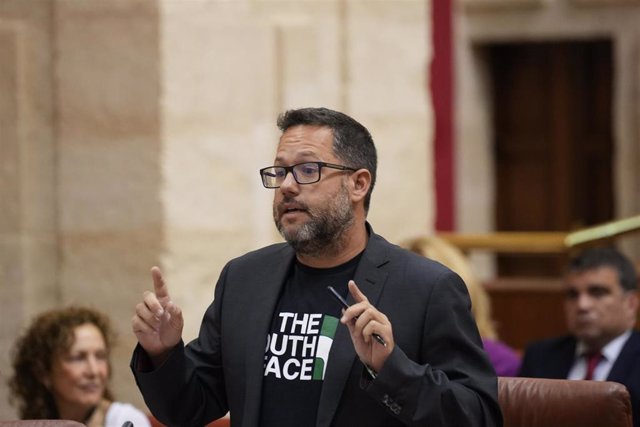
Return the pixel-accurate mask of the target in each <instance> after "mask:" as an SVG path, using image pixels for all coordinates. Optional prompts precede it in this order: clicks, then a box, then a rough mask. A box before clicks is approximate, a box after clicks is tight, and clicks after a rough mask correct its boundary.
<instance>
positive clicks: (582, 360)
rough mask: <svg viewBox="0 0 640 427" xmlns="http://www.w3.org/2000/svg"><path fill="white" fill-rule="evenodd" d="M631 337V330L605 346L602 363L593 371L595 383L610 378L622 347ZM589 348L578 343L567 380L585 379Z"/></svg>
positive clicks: (602, 351)
mask: <svg viewBox="0 0 640 427" xmlns="http://www.w3.org/2000/svg"><path fill="white" fill-rule="evenodd" d="M630 336H631V330H630V329H629V330H628V331H626V332H624V333H623V334H622V335H618V336H617V337H616V338H614V339H613V340H611V341H610V342H609V344H607V345H605V346H604V348H603V349H602V350H600V351H601V353H602V356H603V358H602V359H601V360H600V363H598V365H597V366H596V369H595V371H593V379H594V380H595V381H605V380H606V379H607V377H608V376H609V372H611V368H612V367H613V364H614V363H615V362H616V359H617V358H618V356H619V355H620V352H621V351H622V347H624V344H625V343H626V342H627V340H628V339H629V337H630ZM586 350H587V348H586V346H585V345H584V343H582V342H578V345H577V346H576V357H575V361H574V362H573V366H572V367H571V369H570V370H569V375H568V376H567V379H569V380H582V379H584V377H585V375H586V373H587V360H586V357H585V356H584V353H585V352H586Z"/></svg>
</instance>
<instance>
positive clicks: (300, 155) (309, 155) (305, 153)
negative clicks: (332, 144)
mask: <svg viewBox="0 0 640 427" xmlns="http://www.w3.org/2000/svg"><path fill="white" fill-rule="evenodd" d="M295 158H296V159H305V158H309V159H319V156H318V154H317V153H315V152H314V151H301V152H299V153H297V154H296V155H295ZM282 160H283V159H282V157H281V156H276V158H275V159H274V161H275V162H282ZM296 163H299V162H298V161H296Z"/></svg>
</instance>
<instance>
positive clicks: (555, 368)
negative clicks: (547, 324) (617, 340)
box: [519, 331, 640, 427]
mask: <svg viewBox="0 0 640 427" xmlns="http://www.w3.org/2000/svg"><path fill="white" fill-rule="evenodd" d="M576 345H577V342H576V339H575V338H574V337H572V336H564V337H559V338H552V339H548V340H544V341H539V342H536V343H533V344H531V345H530V346H528V347H527V349H526V351H525V354H524V358H523V360H522V366H521V367H520V373H519V376H521V377H534V378H567V376H568V375H569V370H570V369H571V366H572V365H573V361H574V358H575V354H576ZM607 380H608V381H615V382H618V383H621V384H624V385H625V386H626V387H627V389H628V390H629V394H630V395H631V406H632V412H633V425H634V427H640V333H639V332H638V331H633V332H632V333H631V336H630V337H629V339H628V340H627V342H626V343H625V345H624V347H622V351H621V352H620V355H619V356H618V359H617V360H616V361H615V363H614V364H613V367H612V368H611V372H609V376H608V377H607Z"/></svg>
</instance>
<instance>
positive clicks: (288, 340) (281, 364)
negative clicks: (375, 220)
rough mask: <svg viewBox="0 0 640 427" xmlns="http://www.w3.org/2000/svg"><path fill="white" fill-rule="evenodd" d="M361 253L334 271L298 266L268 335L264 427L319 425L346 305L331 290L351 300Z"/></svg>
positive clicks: (290, 279)
mask: <svg viewBox="0 0 640 427" xmlns="http://www.w3.org/2000/svg"><path fill="white" fill-rule="evenodd" d="M359 260H360V255H358V256H356V257H355V258H353V259H352V260H351V261H348V262H347V263H345V264H342V265H340V266H338V267H334V268H320V269H319V268H311V267H308V266H305V265H302V264H300V263H298V262H296V263H295V264H294V267H293V268H292V271H291V273H290V275H289V278H288V279H287V281H286V283H285V286H284V288H283V291H282V295H280V300H279V302H278V306H277V307H276V311H275V313H274V316H273V319H272V320H271V330H270V333H269V336H268V337H267V347H266V349H265V355H264V378H263V382H262V407H261V416H260V420H261V421H260V426H261V427H300V426H313V425H315V423H316V414H317V409H318V400H319V399H320V392H321V391H322V382H323V380H324V374H325V370H326V366H327V363H329V360H328V359H329V351H330V350H331V345H332V344H333V337H334V336H335V333H336V329H337V328H338V327H344V326H341V325H340V317H341V316H342V307H341V306H340V304H339V303H338V302H337V301H336V300H335V299H334V298H333V296H332V295H331V294H330V293H329V291H328V290H327V286H329V285H330V286H333V287H334V288H335V289H336V291H338V292H339V293H340V294H341V295H342V296H344V297H345V299H346V296H347V293H348V288H347V283H348V281H349V280H351V279H353V275H354V273H355V270H356V267H357V265H358V261H359Z"/></svg>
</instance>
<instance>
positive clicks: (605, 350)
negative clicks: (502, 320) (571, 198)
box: [519, 248, 640, 427]
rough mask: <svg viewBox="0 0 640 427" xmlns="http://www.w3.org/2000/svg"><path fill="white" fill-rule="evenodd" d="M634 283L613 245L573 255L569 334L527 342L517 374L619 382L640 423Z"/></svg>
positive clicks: (567, 304)
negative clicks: (531, 342) (623, 387)
mask: <svg viewBox="0 0 640 427" xmlns="http://www.w3.org/2000/svg"><path fill="white" fill-rule="evenodd" d="M637 285H638V279H637V274H636V271H635V268H634V266H633V264H632V263H631V261H630V260H629V259H628V258H626V257H625V256H624V255H622V254H621V253H620V252H618V251H616V250H615V249H611V248H593V249H587V250H586V251H584V252H583V253H582V254H580V255H579V256H577V257H576V258H574V259H573V260H572V261H571V262H570V264H569V267H568V270H567V274H566V277H565V287H566V300H565V316H566V319H567V325H568V328H569V331H570V332H571V335H568V336H564V337H559V338H552V339H547V340H544V341H540V342H536V343H533V344H531V345H530V346H529V347H527V349H526V351H525V355H524V359H523V362H522V366H521V368H520V374H519V375H520V376H521V377H539V378H568V379H593V380H607V381H616V382H619V383H622V384H624V385H625V386H626V387H627V389H628V390H629V393H630V395H631V404H632V411H633V423H634V426H635V427H640V412H639V411H640V333H638V331H636V330H634V327H635V324H636V319H637V314H638V294H637ZM589 360H591V362H589Z"/></svg>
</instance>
